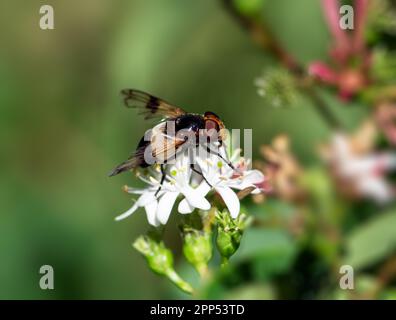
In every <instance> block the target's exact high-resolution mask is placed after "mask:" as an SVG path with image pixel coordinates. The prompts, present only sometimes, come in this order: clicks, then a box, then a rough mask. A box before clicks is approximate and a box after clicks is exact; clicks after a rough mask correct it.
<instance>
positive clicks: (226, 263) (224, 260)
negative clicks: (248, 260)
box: [221, 256, 229, 268]
mask: <svg viewBox="0 0 396 320" xmlns="http://www.w3.org/2000/svg"><path fill="white" fill-rule="evenodd" d="M228 261H229V259H228V258H227V257H224V256H222V257H221V267H222V268H224V267H226V266H227V265H228Z"/></svg>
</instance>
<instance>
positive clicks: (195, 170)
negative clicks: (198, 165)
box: [190, 163, 213, 188]
mask: <svg viewBox="0 0 396 320" xmlns="http://www.w3.org/2000/svg"><path fill="white" fill-rule="evenodd" d="M190 168H191V170H192V171H194V172H195V173H198V174H199V175H200V176H202V178H203V179H204V180H205V182H206V183H207V184H208V185H209V187H211V188H212V187H213V186H212V185H211V184H210V183H209V181H208V180H207V179H206V178H205V176H204V175H203V174H202V172H201V171H198V170H197V169H195V167H194V164H193V163H191V164H190Z"/></svg>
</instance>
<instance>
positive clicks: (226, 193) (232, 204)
mask: <svg viewBox="0 0 396 320" xmlns="http://www.w3.org/2000/svg"><path fill="white" fill-rule="evenodd" d="M215 189H216V191H217V192H218V193H219V194H220V196H221V198H222V199H223V200H224V203H225V205H226V206H227V208H228V211H230V215H231V217H232V218H234V219H235V218H236V217H238V215H239V210H240V206H241V205H240V203H239V199H238V196H237V195H236V193H235V192H234V191H232V189H231V188H229V187H217V188H215Z"/></svg>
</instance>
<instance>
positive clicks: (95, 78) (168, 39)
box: [0, 0, 362, 299]
mask: <svg viewBox="0 0 396 320" xmlns="http://www.w3.org/2000/svg"><path fill="white" fill-rule="evenodd" d="M44 4H50V5H53V7H54V10H55V30H47V31H43V30H41V29H40V28H39V25H38V22H39V18H40V15H39V8H40V6H41V5H44ZM274 12H276V14H274ZM265 15H266V17H267V19H268V22H269V23H270V25H271V26H272V27H273V29H274V30H275V32H276V34H277V36H278V37H279V38H280V39H281V40H282V42H283V43H284V44H285V46H286V47H287V48H289V49H290V50H291V51H293V52H294V54H295V55H296V56H297V57H298V58H299V59H300V60H301V61H303V62H308V61H311V60H313V59H325V56H326V50H327V48H328V45H329V36H328V31H327V29H326V26H325V23H324V21H323V17H322V14H321V11H320V7H319V1H317V0H299V1H288V0H281V1H271V2H270V1H268V3H267V4H266V12H265ZM0 39H1V43H2V44H1V49H0V123H1V125H0V131H1V135H0V136H1V158H0V159H1V160H0V161H1V171H2V173H1V179H0V196H1V199H0V210H1V213H0V298H2V299H10V298H13V299H22V298H27V299H31V298H39V299H42V298H44V299H46V298H48V299H57V298H76V299H80V298H85V299H102V298H109V299H119V298H121V299H136V298H173V297H175V294H174V291H173V289H170V286H171V285H169V284H168V283H167V282H166V281H165V280H162V279H159V278H158V277H157V276H156V275H154V274H152V273H151V272H150V271H149V270H148V268H147V267H146V263H145V261H144V260H143V259H142V257H141V256H139V254H138V253H137V252H136V251H134V250H133V249H132V247H131V243H132V241H133V240H134V239H135V238H136V237H137V236H138V235H139V234H141V233H143V232H145V231H146V229H147V222H146V217H145V215H144V214H143V212H138V213H137V214H135V215H133V216H132V217H131V218H129V219H127V220H125V221H122V222H119V223H116V222H115V221H114V217H115V216H116V215H118V214H120V213H121V212H123V211H124V210H126V209H128V208H129V207H130V206H131V201H130V198H129V197H128V196H126V195H125V194H124V193H122V192H121V187H122V186H123V185H124V184H129V185H134V183H136V180H134V178H133V177H132V176H131V175H128V174H124V175H120V176H117V177H114V178H108V177H107V173H108V172H109V170H110V169H112V168H113V167H114V166H115V165H116V164H118V163H119V162H120V161H122V160H124V159H125V158H126V156H127V155H128V154H129V152H130V151H132V150H133V149H134V147H135V145H136V144H137V141H138V140H139V138H140V136H141V135H142V134H143V133H144V131H145V130H146V129H148V128H149V127H150V123H147V122H144V121H142V118H141V117H139V116H138V115H137V114H136V112H135V111H134V110H128V109H126V108H123V107H122V106H121V103H120V99H119V91H120V90H121V89H122V88H126V87H130V88H137V89H141V90H145V91H148V92H150V93H153V94H155V95H157V96H160V97H163V98H164V99H166V100H168V101H170V102H173V103H175V104H177V105H180V106H183V107H184V108H185V109H187V110H188V111H192V112H204V111H206V110H212V111H214V112H216V113H217V114H219V115H220V116H221V117H222V118H223V119H224V121H225V123H226V125H227V126H228V127H229V128H240V129H244V128H252V129H253V143H254V147H255V152H257V149H258V146H259V145H261V144H263V143H268V142H269V141H270V140H271V138H272V137H273V136H274V135H276V134H278V133H283V132H286V133H288V134H289V135H290V137H291V139H292V143H293V148H294V151H295V152H296V153H297V155H298V156H299V157H300V159H302V161H304V162H305V163H310V162H312V161H314V160H315V159H316V154H315V148H313V147H312V146H314V145H315V144H316V143H317V142H320V141H322V140H323V139H325V138H326V137H327V135H328V131H327V129H326V126H325V125H324V124H323V122H322V121H321V119H320V118H318V116H317V114H315V112H314V110H313V109H312V108H311V106H310V104H309V102H308V101H302V102H301V105H300V106H299V107H297V108H292V109H287V110H284V109H274V108H271V107H268V106H266V105H265V103H264V101H263V99H261V98H260V97H259V96H258V95H257V93H256V88H255V87H254V84H253V82H254V79H255V78H256V77H257V76H259V75H260V74H261V72H262V70H263V69H266V68H270V67H272V66H273V65H274V64H275V62H274V61H273V60H272V58H271V57H270V56H266V55H265V54H263V52H262V51H261V50H260V49H259V48H257V47H256V46H255V45H254V44H253V43H252V42H251V40H250V39H249V37H248V36H247V35H246V34H245V33H244V32H243V30H241V29H240V27H239V26H238V25H236V24H235V23H234V22H233V21H232V20H231V19H230V17H229V15H228V14H227V13H226V12H225V11H224V10H223V8H222V7H221V5H220V3H219V2H217V1H213V0H200V1H192V0H190V1H185V0H166V1H159V0H133V1H127V0H114V1H105V0H86V1H77V0H69V1H54V0H47V1H38V0H31V1H22V0H17V1H11V0H5V1H2V2H1V4H0ZM326 98H327V99H329V100H331V105H332V106H333V107H334V109H335V111H336V112H337V113H338V114H339V115H340V116H341V117H342V119H343V121H344V122H345V123H346V124H347V125H349V126H353V125H354V124H355V123H357V122H358V121H359V120H360V119H361V116H362V115H361V111H360V110H359V109H358V108H353V107H351V108H339V102H337V101H335V100H334V101H333V100H332V99H333V98H331V97H330V96H329V97H326ZM340 112H342V114H340ZM256 155H257V153H256ZM166 241H167V243H168V244H169V246H170V247H172V248H174V249H175V250H176V252H179V254H178V256H177V257H180V250H179V249H180V239H179V235H178V232H177V229H176V226H175V224H174V223H172V221H171V222H170V225H169V227H168V230H167V235H166ZM44 264H49V265H52V266H53V267H54V270H55V290H47V291H44V290H41V289H40V288H39V279H40V274H39V268H40V266H42V265H44Z"/></svg>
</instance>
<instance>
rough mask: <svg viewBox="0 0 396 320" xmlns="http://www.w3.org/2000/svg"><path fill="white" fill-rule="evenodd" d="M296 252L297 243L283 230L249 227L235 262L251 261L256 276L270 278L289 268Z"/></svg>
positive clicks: (264, 278) (263, 278) (262, 278)
mask: <svg viewBox="0 0 396 320" xmlns="http://www.w3.org/2000/svg"><path fill="white" fill-rule="evenodd" d="M295 253H296V247H295V243H294V242H293V241H292V238H291V237H290V236H289V235H288V234H287V233H286V232H285V231H283V230H277V229H267V230H263V229H248V230H247V231H246V233H245V235H244V237H243V238H242V242H241V247H240V249H239V250H238V253H237V254H236V255H235V258H234V262H236V263H242V262H246V261H251V262H252V263H251V268H252V272H253V274H254V275H255V277H256V278H258V279H261V280H266V279H268V277H269V276H271V275H273V274H280V273H282V272H284V271H286V270H288V269H289V267H290V266H291V264H292V263H293V260H294V256H295Z"/></svg>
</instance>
